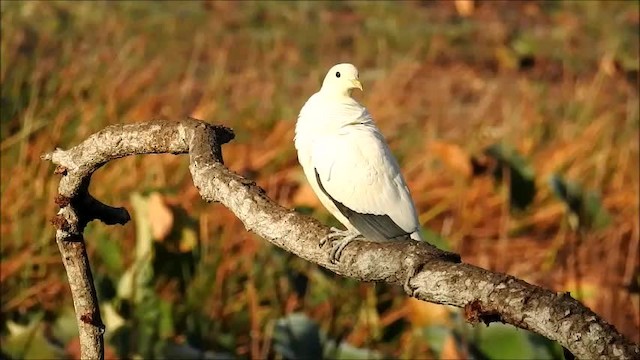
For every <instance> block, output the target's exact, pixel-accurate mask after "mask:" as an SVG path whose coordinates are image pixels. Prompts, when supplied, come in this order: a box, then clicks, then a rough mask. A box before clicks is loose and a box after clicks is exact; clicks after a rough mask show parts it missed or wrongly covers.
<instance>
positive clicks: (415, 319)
mask: <svg viewBox="0 0 640 360" xmlns="http://www.w3.org/2000/svg"><path fill="white" fill-rule="evenodd" d="M406 306H407V310H408V318H409V321H411V324H413V325H414V326H417V327H424V326H436V325H450V324H451V310H450V307H448V306H446V305H440V304H434V303H430V302H426V301H421V300H418V299H415V298H407V300H406Z"/></svg>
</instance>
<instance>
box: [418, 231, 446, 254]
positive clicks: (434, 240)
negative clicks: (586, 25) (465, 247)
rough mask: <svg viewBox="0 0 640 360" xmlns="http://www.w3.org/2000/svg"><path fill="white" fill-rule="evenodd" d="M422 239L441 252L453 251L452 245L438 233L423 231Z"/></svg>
mask: <svg viewBox="0 0 640 360" xmlns="http://www.w3.org/2000/svg"><path fill="white" fill-rule="evenodd" d="M422 237H423V238H424V240H425V241H426V242H428V243H430V244H431V245H434V246H435V247H437V248H438V249H440V250H444V251H451V244H450V243H449V240H448V239H446V238H444V237H442V236H440V234H438V233H437V232H434V231H432V230H429V229H427V228H423V229H422Z"/></svg>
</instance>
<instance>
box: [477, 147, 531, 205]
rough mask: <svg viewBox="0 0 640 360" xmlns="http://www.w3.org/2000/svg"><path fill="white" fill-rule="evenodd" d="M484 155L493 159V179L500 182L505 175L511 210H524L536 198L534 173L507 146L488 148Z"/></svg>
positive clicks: (524, 160) (527, 163) (525, 161)
mask: <svg viewBox="0 0 640 360" xmlns="http://www.w3.org/2000/svg"><path fill="white" fill-rule="evenodd" d="M484 153H485V155H486V156H488V157H490V158H493V159H495V160H496V162H497V166H496V167H495V168H494V169H493V177H494V178H495V179H496V181H498V182H501V181H502V180H503V176H505V175H507V179H508V181H509V203H510V205H511V208H512V209H517V210H524V209H525V208H526V207H527V206H529V205H530V204H531V202H532V201H533V199H534V197H535V196H536V183H535V171H534V169H533V167H532V166H531V165H530V164H529V162H528V161H527V160H526V159H525V158H524V157H523V156H522V155H520V154H519V153H518V152H517V151H516V149H515V148H513V147H512V146H510V145H507V144H494V145H491V146H489V147H488V148H487V149H486V150H485V151H484Z"/></svg>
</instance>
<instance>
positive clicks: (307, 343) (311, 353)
mask: <svg viewBox="0 0 640 360" xmlns="http://www.w3.org/2000/svg"><path fill="white" fill-rule="evenodd" d="M273 343H274V349H275V350H276V351H277V352H278V353H280V354H281V355H282V356H283V357H284V358H285V359H318V358H322V343H321V342H320V327H319V326H318V324H317V323H316V322H314V321H313V320H311V319H309V318H308V317H307V316H306V315H305V314H302V313H293V314H290V315H289V316H287V317H285V318H280V319H278V321H277V322H276V326H275V330H274V333H273Z"/></svg>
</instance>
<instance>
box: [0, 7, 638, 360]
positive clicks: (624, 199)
mask: <svg viewBox="0 0 640 360" xmlns="http://www.w3.org/2000/svg"><path fill="white" fill-rule="evenodd" d="M456 4H457V5H458V6H457V7H456ZM469 4H473V5H475V6H474V7H473V8H470V9H468V10H466V8H465V5H469ZM1 9H2V44H1V46H2V48H1V50H2V54H1V60H2V61H1V68H0V70H1V73H0V76H1V81H2V115H1V119H0V120H1V128H0V130H1V144H0V147H1V165H2V174H1V195H2V197H1V203H0V208H1V209H2V213H1V217H2V225H1V227H0V231H1V232H0V235H1V237H2V242H1V250H0V251H1V253H0V256H1V261H2V265H1V269H0V270H1V271H0V284H1V285H2V298H1V304H2V312H1V314H2V324H3V325H2V328H1V331H0V334H2V336H3V339H5V341H8V340H6V339H10V338H11V336H10V334H13V333H12V332H11V331H10V329H9V324H10V323H19V324H29V323H31V322H32V321H34V320H33V319H34V318H37V316H43V319H44V320H43V323H44V324H54V323H55V321H54V320H55V319H58V318H62V314H65V313H66V312H68V311H69V309H71V299H70V293H69V289H68V286H67V283H66V279H65V274H64V269H63V267H62V263H61V260H60V257H59V253H58V251H57V247H56V244H55V241H54V228H53V227H52V226H51V225H50V224H49V219H51V218H52V217H53V216H54V214H55V213H56V211H57V208H56V205H55V204H54V202H53V198H54V196H55V194H56V186H57V183H58V180H59V178H58V177H57V176H55V175H54V174H53V170H54V169H53V167H52V166H51V165H50V164H49V163H48V162H45V161H42V160H40V156H41V155H42V154H43V153H45V152H47V151H50V150H52V149H54V148H55V147H62V148H68V147H71V146H74V145H75V144H78V143H79V142H80V141H82V140H83V139H84V138H86V137H87V136H89V135H90V134H92V133H93V132H96V131H98V130H100V129H102V128H103V127H105V126H107V125H110V124H125V123H134V122H143V121H148V120H151V119H155V118H168V119H178V118H181V117H184V116H192V117H197V118H200V119H205V120H207V121H209V122H211V123H219V124H225V125H227V126H230V127H232V128H233V129H234V130H235V132H236V139H235V140H234V141H233V142H232V143H230V144H228V145H225V147H224V148H223V150H224V158H225V164H226V165H227V166H228V167H229V168H230V169H232V170H234V171H236V172H238V173H240V174H243V175H245V176H247V177H250V178H252V179H254V180H255V181H256V182H257V183H258V184H259V185H260V186H262V187H263V188H264V189H265V190H266V192H267V194H268V195H269V196H271V197H273V198H274V199H276V200H277V201H278V202H279V203H280V204H281V205H283V206H286V207H297V208H299V209H300V211H305V212H307V213H310V214H312V215H313V216H315V217H317V218H319V219H321V220H322V221H324V222H326V223H327V224H335V220H333V219H331V218H330V217H329V215H328V214H327V212H326V211H325V210H324V209H323V208H322V207H321V205H320V204H319V202H318V201H317V200H316V198H315V196H314V195H313V193H312V191H311V189H310V188H309V186H308V185H307V183H306V180H305V179H304V175H303V174H302V170H301V168H300V167H299V165H298V164H297V159H296V153H295V149H294V147H293V130H294V126H295V121H296V116H297V113H298V111H299V109H300V107H301V106H302V104H303V103H304V101H306V99H307V98H308V97H309V96H310V95H311V94H313V93H314V92H315V91H317V89H318V88H319V85H320V81H321V79H322V77H323V76H324V74H325V72H326V70H327V69H328V68H329V67H330V66H331V65H333V64H335V63H338V62H343V61H349V62H352V63H354V64H356V65H357V66H358V67H359V69H360V74H361V78H362V82H363V85H364V88H365V91H364V92H363V93H362V94H357V95H356V96H357V97H358V99H359V100H361V101H362V102H363V103H364V104H365V105H366V106H367V107H368V109H369V111H370V112H371V113H372V114H373V116H374V118H375V120H376V122H377V124H378V126H379V127H380V129H381V130H382V132H383V133H384V134H385V136H386V138H387V141H388V142H389V145H390V147H391V148H392V150H393V151H394V153H395V154H396V156H397V157H398V159H399V161H400V163H401V166H402V168H403V172H404V175H405V178H406V179H407V181H408V183H409V187H410V189H411V191H412V194H413V197H414V200H415V202H416V205H417V207H418V210H419V213H420V220H421V222H422V224H423V225H424V227H425V228H427V229H429V230H430V233H432V234H431V235H433V237H437V238H439V240H438V241H441V245H444V246H448V247H449V248H451V249H453V250H454V251H457V252H459V253H461V255H462V258H463V260H464V261H466V262H469V263H473V264H476V265H479V266H482V267H485V268H488V269H492V270H496V271H501V272H506V273H509V274H512V275H515V276H518V277H521V278H523V279H525V280H527V281H529V282H532V283H534V284H539V285H542V286H546V287H550V288H552V289H554V290H556V291H571V292H572V295H573V296H574V297H577V298H579V299H580V300H582V301H583V302H584V303H585V304H587V305H588V306H590V307H591V308H592V309H593V310H594V311H596V312H597V313H598V314H600V315H601V316H603V317H604V318H605V319H607V320H608V321H609V322H611V323H613V324H614V325H615V326H616V327H617V328H618V329H619V330H620V331H622V332H623V333H625V334H626V335H627V336H629V337H630V338H631V339H632V340H633V341H635V342H638V341H640V336H639V335H638V334H639V333H640V311H639V310H638V309H639V308H640V301H639V291H640V290H639V288H640V255H639V251H640V249H639V242H640V240H639V238H640V224H639V220H638V216H639V207H640V201H639V197H640V193H639V186H640V175H639V171H640V165H639V163H640V155H639V142H638V139H639V136H640V120H639V119H640V115H639V101H638V98H639V97H638V85H639V78H638V68H639V65H638V61H639V56H638V53H639V41H640V40H639V36H638V32H639V30H640V15H639V7H638V3H637V2H634V1H608V2H595V1H585V2H578V1H567V2H564V1H556V2H538V1H534V2H527V3H520V2H510V1H509V2H493V1H478V2H475V3H473V2H465V1H461V2H457V3H455V2H453V1H451V2H449V1H438V2H401V3H395V4H392V3H385V2H339V3H338V2H332V3H323V2H307V3H295V4H294V3H277V2H223V1H220V2H217V1H215V2H203V1H198V2H195V1H193V2H184V3H178V2H138V3H135V2H131V3H127V2H116V3H111V2H35V1H28V2H17V1H16V2H3V3H2V7H1ZM467 11H468V12H467ZM492 144H504V145H506V146H510V147H512V148H513V149H515V150H516V151H517V152H518V153H519V154H520V155H521V157H522V159H524V160H523V161H525V162H526V164H527V165H528V166H529V169H531V170H532V171H533V172H534V175H533V178H532V179H533V181H534V182H535V185H536V189H537V191H536V193H535V196H534V197H533V199H532V201H531V203H530V204H528V206H526V208H524V209H522V210H517V209H513V208H512V206H511V205H510V201H509V199H510V191H509V186H504V184H505V183H506V182H507V181H508V180H509V178H508V177H507V178H505V177H503V178H502V180H497V179H496V178H494V177H493V176H491V173H490V171H479V170H478V165H477V164H478V163H482V164H485V163H487V162H489V163H491V161H492V160H491V159H488V157H487V156H486V155H483V151H484V150H485V149H486V148H487V147H488V146H490V145H492ZM472 159H474V161H475V164H476V167H475V168H474V166H473V163H474V162H473V161H472ZM494 161H495V160H494ZM474 170H475V171H474ZM554 174H557V175H558V176H560V177H561V178H562V179H565V180H566V181H568V182H571V183H575V184H579V185H580V186H581V188H582V189H584V193H583V194H584V196H585V197H586V196H587V195H586V194H592V195H593V197H592V198H593V199H595V200H593V201H594V203H593V204H590V205H585V207H586V208H588V209H600V207H601V211H602V213H604V212H606V213H608V215H607V216H606V218H607V220H608V221H603V223H602V224H599V223H598V221H599V220H597V219H600V217H597V216H596V217H597V219H596V217H593V218H590V217H589V216H588V215H584V214H572V213H571V211H569V210H568V207H567V205H566V204H565V203H564V202H563V201H562V200H560V199H559V197H557V196H555V195H554V194H553V192H552V190H551V188H550V186H549V178H550V177H551V176H552V175H554ZM511 176H513V175H511ZM511 189H512V190H511V191H513V189H514V188H513V187H512V188H511ZM515 190H517V191H519V189H515ZM92 192H93V194H94V195H95V196H96V197H97V198H99V199H102V200H103V201H105V202H107V203H109V204H113V205H116V206H125V207H126V208H127V209H129V210H130V211H131V213H132V215H133V219H134V220H133V222H131V223H130V224H127V225H126V226H115V227H107V226H105V225H103V224H97V223H96V224H91V225H90V226H89V228H88V229H87V232H86V238H87V241H88V247H89V249H90V257H91V259H92V267H93V270H94V272H95V276H96V281H97V282H98V283H99V288H100V290H99V291H100V294H101V295H100V296H101V298H102V299H104V304H103V312H104V311H105V304H107V303H112V304H113V308H115V309H118V312H119V314H120V316H121V317H122V318H123V319H124V320H125V321H127V322H132V324H134V325H135V326H133V325H132V326H131V328H132V329H134V330H132V331H133V333H134V334H136V336H137V337H136V336H134V338H135V339H137V340H132V341H133V343H132V344H129V345H123V344H122V343H118V342H111V343H110V345H109V349H108V351H111V353H110V354H112V356H118V357H131V355H132V354H135V353H137V354H143V356H144V354H151V352H149V351H151V350H148V348H149V347H150V346H151V345H149V344H146V343H145V341H150V340H148V339H156V340H155V341H160V340H161V341H163V342H173V343H184V342H189V343H190V344H191V345H192V346H194V347H195V348H199V349H207V350H216V351H217V350H224V351H228V352H230V353H233V354H236V355H237V356H239V357H254V358H260V357H265V356H267V354H269V356H271V355H272V354H273V349H272V339H271V334H272V331H273V322H274V321H275V320H276V319H278V318H280V317H282V316H285V315H287V314H290V313H291V312H293V311H300V312H304V313H306V314H307V315H308V316H309V317H310V318H312V319H314V320H316V321H317V322H318V323H319V325H320V327H321V328H322V329H323V331H324V332H326V334H328V336H330V337H331V338H341V339H343V340H344V341H346V342H348V343H349V344H351V345H353V346H357V347H367V348H371V349H374V350H376V351H380V352H383V353H385V354H387V355H389V356H394V357H403V358H415V357H427V356H429V357H436V358H438V356H436V355H434V354H435V353H434V352H433V350H432V349H430V348H429V346H427V345H425V343H423V342H421V341H420V340H419V339H420V336H421V335H419V334H418V333H417V332H416V329H420V328H421V327H422V326H425V325H428V324H434V323H445V324H449V322H450V320H448V319H449V316H451V313H452V310H449V309H445V308H443V307H440V306H435V305H423V304H419V303H416V302H414V301H411V300H407V299H406V298H405V297H404V296H403V295H402V294H401V293H400V291H399V290H398V289H394V288H386V287H382V286H381V285H375V284H358V283H355V282H353V281H350V280H346V279H341V278H338V277H333V276H332V275H330V274H327V273H326V272H324V271H322V270H320V269H318V268H317V267H315V266H312V265H310V264H308V263H306V262H304V261H302V260H301V259H296V258H292V257H291V256H290V255H288V254H286V253H283V252H282V251H279V250H277V249H274V248H273V247H272V246H271V245H269V243H267V242H266V241H264V240H262V239H260V238H257V237H256V236H253V235H252V234H251V233H248V232H247V231H245V229H244V228H243V226H242V224H241V223H240V222H239V221H238V220H237V219H236V218H235V217H234V216H233V215H232V214H231V213H230V212H229V211H228V210H226V209H225V208H223V207H221V206H220V205H214V204H207V203H205V202H204V201H203V200H201V199H200V198H199V196H198V193H197V190H196V189H195V188H194V186H193V184H192V182H191V179H190V176H189V171H188V161H187V159H186V158H185V157H179V156H172V155H157V156H145V157H132V158H125V159H122V160H118V161H115V162H112V163H110V164H108V165H107V166H106V167H105V168H103V169H102V170H101V171H99V172H98V173H97V174H96V175H95V176H94V178H93V183H92ZM132 194H137V195H132ZM149 194H156V195H152V196H151V197H150V198H147V197H146V196H147V195H149ZM158 195H159V196H158ZM136 196H144V199H151V200H148V201H151V204H155V205H153V206H158V207H159V208H162V205H163V206H167V208H170V209H171V215H169V218H170V220H158V219H159V218H160V216H159V215H158V217H155V216H154V215H153V214H152V215H144V212H140V211H139V206H140V205H136V201H141V200H139V199H138V198H137V197H136ZM511 196H513V195H511ZM137 199H138V200H137ZM145 201H146V200H145ZM159 204H160V205H159ZM585 211H590V210H585ZM594 211H595V210H594ZM145 216H148V217H149V218H144V217H145ZM594 216H595V215H594ZM598 216H599V215H598ZM576 218H577V219H578V221H579V226H577V227H576V226H575V219H576ZM594 219H595V220H594ZM158 221H160V222H163V221H170V222H171V224H172V225H170V226H169V227H171V228H172V229H179V231H178V232H179V233H180V234H179V235H177V236H174V240H175V241H176V243H171V242H170V240H167V239H169V238H170V237H168V238H167V239H164V241H163V240H159V239H156V241H155V242H154V244H156V246H159V247H162V249H164V250H163V251H164V252H161V251H158V252H156V256H157V259H156V260H158V261H157V262H162V261H165V262H167V261H168V262H172V261H176V263H177V262H178V260H176V259H178V258H179V257H180V259H181V260H179V261H181V262H180V264H182V265H184V264H185V263H188V267H189V269H190V270H189V271H188V272H189V275H188V276H186V275H184V274H183V273H182V272H181V271H183V270H180V269H171V270H167V269H165V268H162V267H158V266H157V262H154V274H155V276H154V277H153V284H151V285H149V284H147V286H148V290H149V294H153V295H149V296H151V297H153V299H154V300H153V301H155V302H154V303H153V304H155V305H151V307H153V308H158V309H171V310H167V311H165V312H162V314H161V315H158V316H157V318H160V319H163V320H162V321H164V319H167V320H166V321H165V322H162V321H161V325H158V326H156V328H158V329H160V330H158V331H159V334H155V333H154V334H155V335H154V336H155V337H154V336H150V337H149V336H147V337H145V336H143V335H141V334H142V333H143V332H144V331H143V330H136V329H137V328H136V326H138V325H139V326H140V329H145V328H144V327H143V325H142V324H147V323H146V322H145V321H147V320H145V319H147V318H145V316H144V314H143V311H144V310H143V309H142V308H143V307H145V306H146V305H142V304H143V303H138V302H136V301H134V300H131V301H132V302H133V303H134V305H131V306H132V308H131V309H130V311H129V312H128V313H127V315H125V312H124V310H122V308H121V306H122V302H116V301H115V300H112V299H120V298H121V297H122V295H121V294H119V295H118V296H114V295H113V294H112V295H108V294H110V292H109V290H108V289H113V288H114V287H115V288H117V287H118V286H119V285H120V284H121V278H122V277H123V276H124V274H125V273H126V272H127V269H129V268H130V267H131V266H132V265H133V264H135V263H137V261H139V260H140V259H139V258H136V252H135V251H134V249H136V247H137V246H140V245H139V243H140V242H141V236H142V235H141V233H144V227H145V226H150V227H152V228H155V227H156V226H162V225H163V224H160V225H158V224H156V223H157V222H158ZM147 223H151V224H150V225H145V224H147ZM596 223H598V224H596ZM165 225H166V224H165ZM141 229H142V230H141ZM180 231H181V232H180ZM194 239H195V240H194ZM185 256H186V258H188V259H187V260H185V259H186V258H184V257H185ZM161 258H162V259H161ZM176 268H178V266H176ZM176 274H178V275H176ZM180 274H182V275H180ZM300 278H302V279H305V280H304V283H305V286H304V288H305V290H304V291H299V290H298V289H297V288H296V286H298V285H297V284H298V282H297V280H295V279H300ZM292 279H294V280H292ZM105 289H107V290H105ZM112 292H113V290H111V293H112ZM354 295H355V296H354ZM383 303H384V304H386V305H385V306H384V309H381V307H382V305H381V304H383ZM159 311H160V310H159ZM162 311H164V310H162ZM38 314H40V315H38ZM169 314H170V315H169ZM154 319H155V317H154ZM398 319H401V320H402V319H403V321H404V323H403V326H402V328H401V329H400V330H398V331H397V334H395V335H394V336H392V337H391V338H390V339H389V338H387V335H386V334H388V331H390V330H389V328H390V327H391V324H393V323H397V322H398ZM151 324H155V323H153V322H151ZM167 324H169V325H167ZM72 325H73V324H72ZM107 325H109V324H107ZM52 326H53V325H52ZM150 327H152V328H153V325H150ZM54 329H57V328H55V327H54ZM394 331H395V330H394ZM54 333H55V331H54ZM60 337H63V336H60ZM68 338H69V339H72V338H73V336H68ZM158 339H160V340H158ZM194 339H195V340H194ZM63 343H64V345H63V347H64V348H65V349H66V350H65V351H67V352H68V353H70V354H72V355H73V354H75V353H74V347H77V344H74V343H73V340H65V341H63ZM145 346H146V347H145ZM141 349H142V350H141ZM144 349H147V350H144ZM446 349H447V348H445V350H442V351H443V352H441V353H440V356H441V357H444V356H445V355H444V354H449V355H451V354H461V353H460V352H458V353H446V352H445V351H454V350H451V349H449V350H446ZM145 351H147V352H145ZM114 354H115V355H114ZM425 354H427V355H425ZM461 356H462V355H461Z"/></svg>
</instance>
